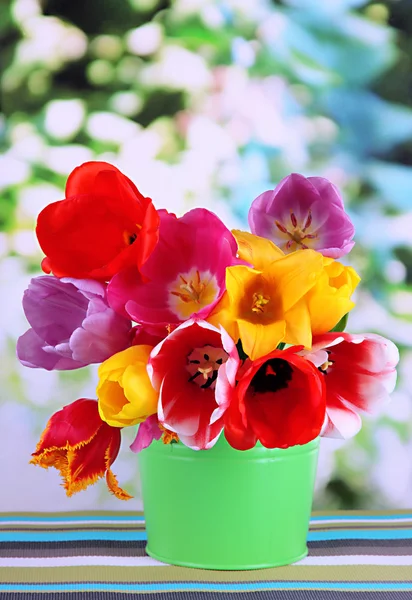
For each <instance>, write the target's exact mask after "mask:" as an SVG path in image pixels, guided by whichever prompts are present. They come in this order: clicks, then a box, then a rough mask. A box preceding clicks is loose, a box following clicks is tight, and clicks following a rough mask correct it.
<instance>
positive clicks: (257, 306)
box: [252, 292, 270, 314]
mask: <svg viewBox="0 0 412 600" xmlns="http://www.w3.org/2000/svg"><path fill="white" fill-rule="evenodd" d="M269 301H270V298H269V297H268V296H264V295H263V294H257V293H256V292H254V293H253V296H252V312H254V313H256V314H260V313H263V312H265V306H266V305H267V304H269Z"/></svg>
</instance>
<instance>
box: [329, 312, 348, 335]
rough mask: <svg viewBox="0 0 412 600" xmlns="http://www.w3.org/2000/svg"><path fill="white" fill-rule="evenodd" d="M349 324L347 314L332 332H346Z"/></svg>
mask: <svg viewBox="0 0 412 600" xmlns="http://www.w3.org/2000/svg"><path fill="white" fill-rule="evenodd" d="M347 322H348V313H346V315H344V316H343V317H342V318H341V320H340V321H339V323H337V324H336V325H335V327H334V328H333V329H331V331H345V328H346V325H347Z"/></svg>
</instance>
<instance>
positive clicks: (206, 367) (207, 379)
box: [186, 346, 228, 390]
mask: <svg viewBox="0 0 412 600" xmlns="http://www.w3.org/2000/svg"><path fill="white" fill-rule="evenodd" d="M227 359H228V354H227V352H225V351H224V350H223V348H215V347H214V346H203V347H202V348H195V349H194V350H193V351H192V352H191V353H190V354H189V356H188V357H187V365H186V370H187V371H188V373H189V375H190V377H189V381H190V382H193V383H196V384H197V385H198V386H199V387H201V388H202V389H212V390H214V389H215V386H216V379H217V373H218V371H219V367H220V366H221V365H223V363H225V362H226V361H227Z"/></svg>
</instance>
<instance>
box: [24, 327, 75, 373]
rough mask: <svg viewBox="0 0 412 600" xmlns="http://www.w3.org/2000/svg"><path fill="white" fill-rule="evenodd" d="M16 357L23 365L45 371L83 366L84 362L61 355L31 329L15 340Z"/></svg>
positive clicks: (65, 369) (66, 369)
mask: <svg viewBox="0 0 412 600" xmlns="http://www.w3.org/2000/svg"><path fill="white" fill-rule="evenodd" d="M17 357H18V359H19V361H20V362H21V363H22V365H24V366H25V367H31V368H34V369H46V371H55V370H61V371H68V370H71V369H79V368H81V367H84V366H85V365H86V363H83V362H80V361H77V360H73V359H72V358H69V357H67V356H62V355H61V354H60V353H59V352H58V351H57V350H56V349H55V348H53V346H45V343H44V341H43V340H42V339H41V338H40V337H39V336H38V335H37V333H36V332H35V331H34V330H33V329H29V330H28V331H26V333H24V334H23V335H21V336H20V337H19V339H18V340H17Z"/></svg>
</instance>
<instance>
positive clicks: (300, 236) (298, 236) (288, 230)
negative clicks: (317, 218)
mask: <svg viewBox="0 0 412 600" xmlns="http://www.w3.org/2000/svg"><path fill="white" fill-rule="evenodd" d="M290 221H291V225H289V224H288V226H287V227H286V226H285V225H284V224H283V223H281V222H280V221H278V220H276V221H275V225H276V227H277V228H278V229H279V231H281V232H282V233H284V234H286V235H287V236H288V238H289V239H288V240H287V242H286V244H285V247H286V250H290V249H291V248H292V246H293V245H294V244H296V246H299V247H300V248H303V249H306V248H308V247H309V246H308V245H307V244H306V243H305V242H304V241H303V240H306V241H308V240H314V239H316V238H317V236H318V234H317V233H309V232H308V230H310V228H311V225H312V212H311V210H310V209H309V211H308V215H307V217H306V219H305V222H304V224H303V225H299V223H298V220H297V218H296V215H295V213H293V212H291V213H290Z"/></svg>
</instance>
